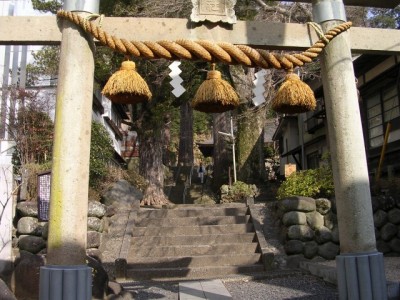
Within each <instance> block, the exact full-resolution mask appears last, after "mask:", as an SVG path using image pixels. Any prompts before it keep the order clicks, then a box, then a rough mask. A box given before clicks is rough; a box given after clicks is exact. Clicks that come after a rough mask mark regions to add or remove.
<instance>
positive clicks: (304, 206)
mask: <svg viewBox="0 0 400 300" xmlns="http://www.w3.org/2000/svg"><path fill="white" fill-rule="evenodd" d="M279 208H280V210H282V211H283V212H288V211H293V210H297V211H302V212H310V211H314V210H315V209H316V205H315V200H314V199H313V198H309V197H301V196H294V197H288V198H285V199H283V200H281V201H280V202H279Z"/></svg>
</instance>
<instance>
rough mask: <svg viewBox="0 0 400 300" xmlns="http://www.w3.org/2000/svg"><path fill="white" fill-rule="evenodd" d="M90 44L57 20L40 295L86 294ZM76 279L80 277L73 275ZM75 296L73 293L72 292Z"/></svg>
mask: <svg viewBox="0 0 400 300" xmlns="http://www.w3.org/2000/svg"><path fill="white" fill-rule="evenodd" d="M98 8H99V0H97V1H94V0H91V1H78V0H70V1H65V4H64V9H66V10H77V11H80V14H81V15H83V16H84V15H86V14H87V13H82V11H86V12H91V13H97V12H98ZM93 49H94V44H93V40H92V38H89V37H88V36H87V35H86V34H85V33H84V32H83V31H82V30H80V29H78V27H77V26H76V25H74V24H72V23H71V22H68V21H63V23H62V41H61V59H60V67H59V75H58V87H57V102H56V116H55V129H54V148H53V166H52V181H51V199H50V220H49V238H48V243H47V265H46V266H45V267H43V268H42V269H41V276H40V299H41V300H45V299H85V300H86V299H91V280H90V279H91V271H90V268H88V267H87V266H86V263H85V257H86V239H87V212H88V184H89V152H90V132H91V129H90V127H91V120H92V101H93V77H94V59H93ZM78 279H79V280H78ZM75 297H76V298H75Z"/></svg>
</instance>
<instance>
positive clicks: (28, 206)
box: [17, 201, 38, 217]
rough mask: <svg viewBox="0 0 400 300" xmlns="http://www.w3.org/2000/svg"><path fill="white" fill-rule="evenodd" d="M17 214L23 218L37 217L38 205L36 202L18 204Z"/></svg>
mask: <svg viewBox="0 0 400 300" xmlns="http://www.w3.org/2000/svg"><path fill="white" fill-rule="evenodd" d="M17 212H18V214H19V215H20V216H21V217H37V216H38V203H37V202H35V201H23V202H18V203H17Z"/></svg>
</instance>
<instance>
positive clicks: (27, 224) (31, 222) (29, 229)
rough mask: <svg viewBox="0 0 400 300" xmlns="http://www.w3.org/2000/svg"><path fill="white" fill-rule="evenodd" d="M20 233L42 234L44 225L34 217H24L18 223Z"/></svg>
mask: <svg viewBox="0 0 400 300" xmlns="http://www.w3.org/2000/svg"><path fill="white" fill-rule="evenodd" d="M17 231H18V233H19V234H31V235H42V226H40V225H39V221H38V219H36V218H33V217H22V218H21V219H19V221H18V224H17Z"/></svg>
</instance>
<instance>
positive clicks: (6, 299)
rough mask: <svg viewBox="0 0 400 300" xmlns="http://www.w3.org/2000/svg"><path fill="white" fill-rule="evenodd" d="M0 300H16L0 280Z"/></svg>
mask: <svg viewBox="0 0 400 300" xmlns="http://www.w3.org/2000/svg"><path fill="white" fill-rule="evenodd" d="M0 299H2V300H17V298H15V296H14V294H13V292H11V290H10V289H9V288H8V286H7V284H6V283H5V282H4V281H3V280H2V279H1V278H0Z"/></svg>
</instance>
